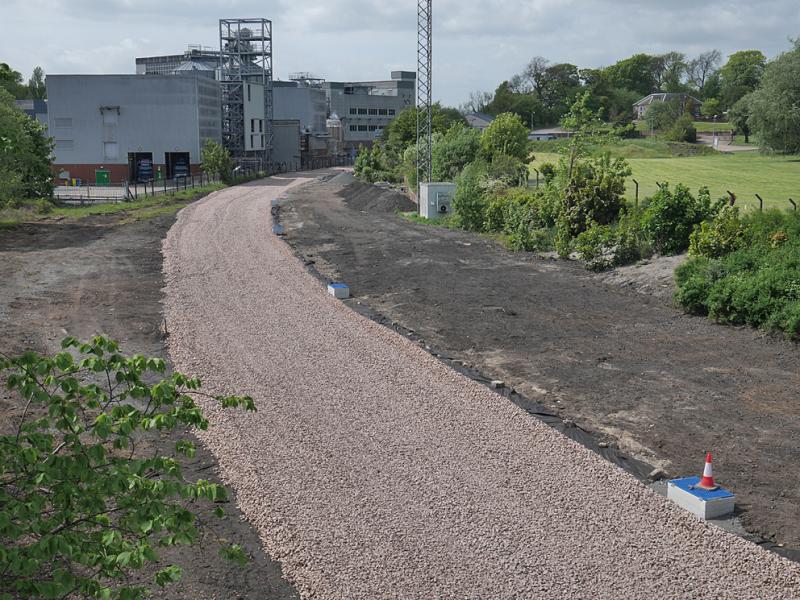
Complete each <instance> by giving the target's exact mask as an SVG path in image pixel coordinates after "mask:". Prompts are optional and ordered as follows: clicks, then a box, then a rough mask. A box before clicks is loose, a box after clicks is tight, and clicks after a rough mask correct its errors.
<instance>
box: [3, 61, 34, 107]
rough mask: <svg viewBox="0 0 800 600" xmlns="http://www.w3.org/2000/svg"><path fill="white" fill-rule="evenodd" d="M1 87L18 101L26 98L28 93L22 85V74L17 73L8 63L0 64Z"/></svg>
mask: <svg viewBox="0 0 800 600" xmlns="http://www.w3.org/2000/svg"><path fill="white" fill-rule="evenodd" d="M0 87H2V88H3V89H5V90H6V91H7V92H8V93H9V94H11V96H13V97H14V98H16V99H17V100H19V99H22V98H25V96H26V95H27V92H28V90H27V89H26V88H25V85H24V84H23V83H22V73H20V72H19V71H15V70H14V69H12V68H11V67H9V66H8V65H7V64H6V63H0Z"/></svg>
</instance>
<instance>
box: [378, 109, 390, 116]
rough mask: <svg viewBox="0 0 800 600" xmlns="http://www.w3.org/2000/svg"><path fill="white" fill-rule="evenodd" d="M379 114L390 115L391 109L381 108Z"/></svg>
mask: <svg viewBox="0 0 800 600" xmlns="http://www.w3.org/2000/svg"><path fill="white" fill-rule="evenodd" d="M378 114H379V115H388V114H389V111H388V110H386V109H385V108H381V109H380V110H378Z"/></svg>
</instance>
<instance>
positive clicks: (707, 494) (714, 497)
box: [667, 477, 735, 520]
mask: <svg viewBox="0 0 800 600" xmlns="http://www.w3.org/2000/svg"><path fill="white" fill-rule="evenodd" d="M698 483H700V477H685V478H683V479H672V480H671V481H669V482H668V483H667V498H669V499H670V500H672V501H673V502H675V504H677V505H678V506H680V507H681V508H684V509H686V510H688V511H689V512H691V513H694V514H695V515H697V516H698V517H700V518H701V519H705V520H707V519H716V518H718V517H724V516H725V515H728V514H730V513H732V512H733V508H734V504H735V496H734V495H733V493H731V492H729V491H728V490H726V489H724V488H721V487H720V488H717V489H716V490H712V491H709V490H704V489H702V488H698V487H696V486H697V484H698Z"/></svg>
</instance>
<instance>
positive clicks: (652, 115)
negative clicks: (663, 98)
mask: <svg viewBox="0 0 800 600" xmlns="http://www.w3.org/2000/svg"><path fill="white" fill-rule="evenodd" d="M683 112H684V111H683V107H682V106H681V101H680V100H679V99H678V98H674V99H672V100H670V101H668V102H653V103H652V104H651V105H650V106H649V107H648V108H647V112H646V113H645V114H644V120H645V123H647V127H648V129H651V130H653V131H666V130H667V129H669V128H671V127H672V126H673V125H674V124H675V122H676V121H677V120H678V119H679V118H680V117H681V116H682V115H683Z"/></svg>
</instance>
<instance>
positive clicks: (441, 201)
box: [419, 182, 456, 219]
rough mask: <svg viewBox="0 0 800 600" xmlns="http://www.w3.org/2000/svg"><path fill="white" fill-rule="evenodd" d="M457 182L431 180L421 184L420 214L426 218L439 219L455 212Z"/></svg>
mask: <svg viewBox="0 0 800 600" xmlns="http://www.w3.org/2000/svg"><path fill="white" fill-rule="evenodd" d="M455 194H456V184H455V183H443V182H438V183H434V182H430V183H421V184H420V186H419V214H420V216H421V217H425V218H426V219H438V218H440V217H445V216H447V215H449V214H451V213H452V212H453V196H455Z"/></svg>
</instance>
